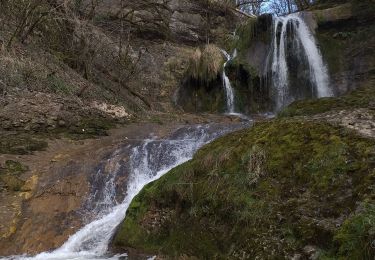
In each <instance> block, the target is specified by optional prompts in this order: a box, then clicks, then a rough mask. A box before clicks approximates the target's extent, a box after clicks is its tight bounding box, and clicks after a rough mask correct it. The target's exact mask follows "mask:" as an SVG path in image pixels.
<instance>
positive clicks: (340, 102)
mask: <svg viewBox="0 0 375 260" xmlns="http://www.w3.org/2000/svg"><path fill="white" fill-rule="evenodd" d="M374 84H375V80H374V79H372V80H369V81H367V82H365V83H363V84H362V86H361V87H359V88H358V89H356V90H353V91H352V92H350V93H348V94H347V95H344V96H341V97H336V98H321V99H311V100H302V101H296V102H294V103H292V104H291V105H289V106H288V107H286V108H285V109H284V110H283V111H281V112H280V113H279V117H293V116H306V115H307V116H308V115H315V114H320V113H324V112H327V111H331V110H341V109H354V108H369V109H371V110H375V101H374V100H375V85H374Z"/></svg>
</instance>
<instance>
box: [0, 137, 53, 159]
mask: <svg viewBox="0 0 375 260" xmlns="http://www.w3.org/2000/svg"><path fill="white" fill-rule="evenodd" d="M47 146H48V144H47V142H46V141H44V140H41V138H40V137H38V136H34V135H32V134H27V133H17V132H14V133H4V132H2V133H0V153H3V154H31V153H32V152H34V151H42V150H45V149H46V148H47Z"/></svg>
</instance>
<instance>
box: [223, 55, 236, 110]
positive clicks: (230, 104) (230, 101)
mask: <svg viewBox="0 0 375 260" xmlns="http://www.w3.org/2000/svg"><path fill="white" fill-rule="evenodd" d="M222 52H223V54H224V56H225V58H226V59H227V61H226V62H225V63H224V68H223V85H224V89H225V93H226V98H227V99H226V100H227V113H229V114H235V111H234V90H233V88H232V85H231V84H230V80H229V78H228V76H227V74H226V73H225V67H226V66H227V64H228V62H229V61H230V60H231V59H232V57H231V56H230V55H229V54H228V53H227V52H226V51H225V50H222ZM235 55H236V56H237V50H235V51H234V53H233V58H235Z"/></svg>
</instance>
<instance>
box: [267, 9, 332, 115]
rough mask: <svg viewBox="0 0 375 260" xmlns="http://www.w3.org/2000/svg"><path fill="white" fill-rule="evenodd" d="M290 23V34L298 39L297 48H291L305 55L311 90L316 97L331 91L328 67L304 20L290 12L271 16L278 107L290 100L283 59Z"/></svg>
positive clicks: (274, 77) (273, 71)
mask: <svg viewBox="0 0 375 260" xmlns="http://www.w3.org/2000/svg"><path fill="white" fill-rule="evenodd" d="M289 25H293V27H294V30H295V35H293V37H297V42H298V44H297V45H296V46H294V47H295V48H296V49H294V50H292V51H294V52H298V53H304V54H305V55H306V58H307V61H308V64H309V70H310V73H309V77H310V81H311V82H312V83H313V85H314V87H315V88H316V89H315V90H314V91H313V92H316V97H318V98H320V97H329V96H333V93H332V90H331V89H330V87H329V77H328V72H327V68H326V66H325V64H324V62H323V58H322V55H321V53H320V51H319V49H318V47H317V45H316V42H315V39H314V36H313V35H312V33H311V32H310V30H309V28H308V26H307V25H306V23H305V22H304V21H303V19H302V18H301V17H300V16H299V14H290V15H288V16H286V17H274V25H273V26H274V28H273V41H272V45H273V48H272V51H273V55H272V59H273V60H272V67H271V69H272V79H273V86H274V88H275V90H276V93H277V102H276V109H277V110H279V109H280V108H282V107H284V106H285V105H288V104H289V103H290V102H292V101H293V100H290V93H289V82H288V66H287V61H286V56H287V53H286V51H287V48H286V41H287V26H289ZM280 27H281V28H280ZM294 30H293V31H294ZM278 36H279V37H278ZM299 43H300V44H299ZM300 48H302V51H300V50H299V49H300Z"/></svg>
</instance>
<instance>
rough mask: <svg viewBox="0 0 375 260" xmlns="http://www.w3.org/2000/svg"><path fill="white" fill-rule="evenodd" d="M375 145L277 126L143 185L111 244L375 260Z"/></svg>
mask: <svg viewBox="0 0 375 260" xmlns="http://www.w3.org/2000/svg"><path fill="white" fill-rule="evenodd" d="M374 167H375V141H374V140H370V139H365V138H362V137H359V136H357V135H355V134H354V133H353V132H350V131H349V130H346V129H344V128H340V127H335V126H332V125H329V124H327V123H319V122H309V121H299V120H290V119H289V120H274V121H270V122H265V123H259V124H256V125H255V126H254V127H253V128H252V129H246V130H242V131H239V132H237V133H233V134H230V135H228V136H225V137H222V138H220V139H218V140H216V141H214V142H213V143H211V144H209V145H207V146H205V147H204V148H202V149H201V150H200V151H199V152H198V153H197V154H196V155H195V157H194V159H193V160H191V161H189V162H187V163H185V164H183V165H181V166H179V167H177V168H175V169H173V170H172V171H170V172H169V173H167V174H166V175H165V176H164V177H162V178H161V179H159V180H158V181H155V182H153V183H151V184H149V185H147V186H146V187H145V188H144V189H143V190H142V191H141V193H140V194H139V195H138V196H137V197H136V198H135V199H134V201H133V202H132V203H131V205H130V207H129V209H128V213H127V217H126V219H125V221H124V222H123V223H122V224H121V226H120V227H119V229H118V231H117V233H116V235H115V237H114V240H113V243H112V246H113V248H114V249H115V250H118V251H121V250H126V249H127V248H135V249H137V250H140V251H142V252H146V253H150V254H160V255H167V256H170V257H177V256H182V255H185V256H192V257H198V258H202V259H214V258H216V259H228V258H238V259H285V258H292V257H317V256H319V257H320V258H322V259H337V258H340V259H373V258H374V257H375V249H374V248H373V247H372V245H373V241H374V240H375V231H374V228H375V226H374V208H375V190H374V187H375V186H374V185H375V170H374Z"/></svg>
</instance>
